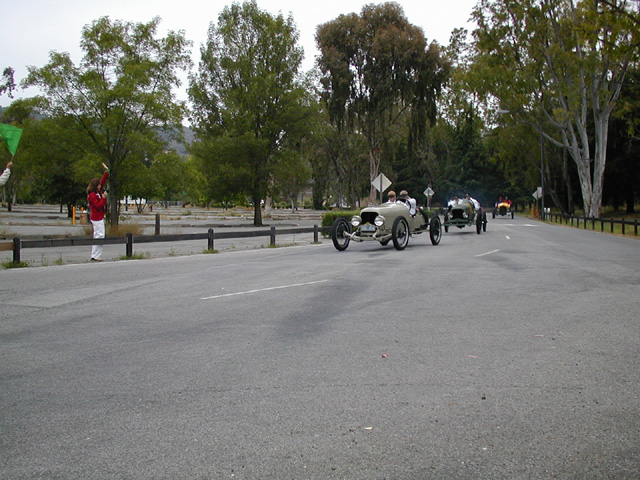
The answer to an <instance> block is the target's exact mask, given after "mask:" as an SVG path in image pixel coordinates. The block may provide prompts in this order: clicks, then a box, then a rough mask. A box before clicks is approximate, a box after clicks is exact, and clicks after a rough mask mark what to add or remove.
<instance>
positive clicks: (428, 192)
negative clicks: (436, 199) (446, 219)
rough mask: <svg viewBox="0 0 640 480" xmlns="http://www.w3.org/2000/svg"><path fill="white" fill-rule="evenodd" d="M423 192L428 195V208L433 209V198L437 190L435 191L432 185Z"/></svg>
mask: <svg viewBox="0 0 640 480" xmlns="http://www.w3.org/2000/svg"><path fill="white" fill-rule="evenodd" d="M422 193H424V194H425V196H426V197H427V209H428V210H431V198H432V197H433V195H434V194H435V193H436V192H434V191H433V189H432V188H431V186H428V187H427V189H426V190H425V191H424V192H422Z"/></svg>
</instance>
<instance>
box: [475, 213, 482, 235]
mask: <svg viewBox="0 0 640 480" xmlns="http://www.w3.org/2000/svg"><path fill="white" fill-rule="evenodd" d="M476 233H477V234H478V235H480V233H482V215H481V214H478V215H477V216H476Z"/></svg>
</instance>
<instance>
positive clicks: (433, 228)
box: [429, 215, 442, 245]
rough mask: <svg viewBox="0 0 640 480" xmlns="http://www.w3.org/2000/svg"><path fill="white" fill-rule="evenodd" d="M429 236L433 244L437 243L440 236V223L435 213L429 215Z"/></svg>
mask: <svg viewBox="0 0 640 480" xmlns="http://www.w3.org/2000/svg"><path fill="white" fill-rule="evenodd" d="M429 237H430V238H431V243H432V244H433V245H438V244H439V243H440V239H441V238H442V223H441V222H440V217H438V216H437V215H434V216H433V217H431V220H430V221H429Z"/></svg>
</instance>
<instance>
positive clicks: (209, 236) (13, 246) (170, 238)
mask: <svg viewBox="0 0 640 480" xmlns="http://www.w3.org/2000/svg"><path fill="white" fill-rule="evenodd" d="M329 231H330V227H318V225H314V226H313V227H297V228H280V229H276V227H273V226H272V227H270V228H269V229H268V230H266V229H265V230H250V231H244V232H215V231H214V229H213V228H210V229H209V230H208V231H207V232H206V233H186V234H179V235H135V236H134V235H132V234H131V233H127V235H126V236H124V237H105V238H87V237H71V238H55V239H42V240H21V239H20V238H19V237H14V238H13V241H11V242H0V251H7V250H13V262H14V263H20V252H21V250H22V249H23V248H48V247H73V246H85V247H86V246H90V245H116V244H124V245H125V256H126V257H127V258H131V257H133V247H134V245H135V244H139V243H150V242H180V241H184V240H207V250H210V251H212V250H214V242H215V240H216V239H227V238H248V237H270V245H271V246H276V236H277V235H292V234H297V233H311V232H313V241H314V243H318V235H319V233H320V232H323V233H324V232H329Z"/></svg>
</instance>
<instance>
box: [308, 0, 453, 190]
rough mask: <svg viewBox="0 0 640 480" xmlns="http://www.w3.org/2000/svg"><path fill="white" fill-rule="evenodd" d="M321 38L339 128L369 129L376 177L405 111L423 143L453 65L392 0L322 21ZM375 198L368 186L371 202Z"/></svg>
mask: <svg viewBox="0 0 640 480" xmlns="http://www.w3.org/2000/svg"><path fill="white" fill-rule="evenodd" d="M316 42H317V44H318V48H319V49H320V53H321V56H320V58H319V62H318V63H319V67H320V69H321V72H322V74H323V77H322V79H321V81H322V85H323V88H324V99H325V101H326V103H327V106H328V112H329V116H330V119H331V121H332V122H333V123H334V124H335V125H337V126H338V127H339V129H340V130H341V131H342V130H348V131H357V132H360V133H362V134H363V135H364V136H365V138H366V140H367V151H368V156H369V178H370V180H371V181H373V180H374V179H375V177H377V176H378V173H379V167H380V160H381V158H382V148H383V142H384V139H385V136H386V135H387V133H388V131H389V129H390V128H391V127H392V126H393V125H394V124H395V123H396V122H398V121H399V119H401V118H403V113H404V112H405V111H406V110H409V111H410V112H411V114H412V122H411V126H412V128H411V133H412V143H415V144H419V143H420V137H421V136H423V135H424V134H425V127H426V122H427V121H428V120H431V121H433V120H434V118H435V112H436V107H435V105H436V97H437V96H438V94H439V93H440V90H441V88H442V85H443V83H444V82H445V80H446V77H447V69H448V65H447V63H446V62H445V61H444V60H443V59H442V58H441V57H440V53H439V47H438V45H437V44H435V43H432V44H431V45H430V46H429V47H427V44H426V40H425V37H424V34H423V32H422V30H421V29H420V28H418V27H416V26H414V25H412V24H410V23H409V22H408V20H407V18H406V17H405V16H404V12H403V10H402V7H400V5H398V4H397V3H393V2H389V3H383V4H380V5H374V4H370V5H365V6H364V7H363V8H362V11H361V14H360V15H357V14H355V13H352V14H349V15H340V16H339V17H338V18H337V19H335V20H333V21H331V22H328V23H325V24H323V25H320V26H319V27H318V29H317V32H316ZM407 135H409V132H407ZM375 197H376V191H375V189H374V188H373V187H370V194H369V201H370V203H373V202H374V201H375Z"/></svg>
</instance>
